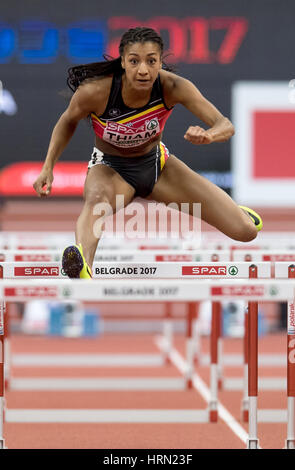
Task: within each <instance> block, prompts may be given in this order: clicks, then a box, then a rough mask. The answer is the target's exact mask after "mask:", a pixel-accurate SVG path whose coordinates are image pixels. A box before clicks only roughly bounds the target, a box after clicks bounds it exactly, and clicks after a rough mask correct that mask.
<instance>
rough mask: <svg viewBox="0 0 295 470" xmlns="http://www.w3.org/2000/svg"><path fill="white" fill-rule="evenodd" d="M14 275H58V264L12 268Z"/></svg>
mask: <svg viewBox="0 0 295 470" xmlns="http://www.w3.org/2000/svg"><path fill="white" fill-rule="evenodd" d="M14 275H15V276H22V277H26V276H31V277H40V276H41V277H44V276H50V277H51V276H53V277H56V276H59V266H38V267H37V266H22V267H15V268H14Z"/></svg>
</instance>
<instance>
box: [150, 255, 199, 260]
mask: <svg viewBox="0 0 295 470" xmlns="http://www.w3.org/2000/svg"><path fill="white" fill-rule="evenodd" d="M155 261H192V256H191V255H156V257H155Z"/></svg>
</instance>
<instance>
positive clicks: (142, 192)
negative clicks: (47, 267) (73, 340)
mask: <svg viewBox="0 0 295 470" xmlns="http://www.w3.org/2000/svg"><path fill="white" fill-rule="evenodd" d="M119 53H120V56H119V57H118V58H117V59H114V60H109V61H105V62H98V63H94V64H86V65H81V66H76V67H73V68H71V69H70V70H69V77H68V85H69V86H70V88H71V89H72V90H73V91H74V95H73V96H72V99H71V101H70V103H69V106H68V108H67V109H66V111H65V112H64V113H63V114H62V116H61V117H60V119H59V120H58V122H57V124H56V125H55V127H54V130H53V133H52V136H51V140H50V144H49V148H48V153H47V156H46V159H45V162H44V165H43V168H42V171H41V173H40V175H39V177H38V178H37V180H36V182H35V183H34V188H35V191H36V192H37V194H38V196H40V197H42V196H48V195H49V194H50V191H51V187H52V182H53V168H54V165H55V163H56V162H57V160H58V158H59V156H60V155H61V153H62V152H63V150H64V148H65V147H66V145H67V144H68V142H69V140H70V139H71V137H72V135H73V134H74V132H75V129H76V127H77V125H78V123H79V121H80V120H81V119H84V118H87V117H89V116H90V117H91V120H92V125H93V129H94V132H95V134H96V136H95V148H94V151H93V153H92V156H91V159H90V162H89V165H88V173H87V177H86V181H85V186H84V206H83V209H82V212H81V214H80V216H79V218H78V221H77V226H76V245H74V246H70V247H67V248H66V249H65V250H64V253H63V260H62V264H63V269H64V271H65V273H66V274H67V275H68V276H69V277H70V278H79V277H81V278H90V277H91V267H92V263H93V259H94V255H95V251H96V248H97V243H98V241H99V235H97V233H95V231H94V230H93V227H94V226H95V223H96V222H97V219H98V217H99V216H98V215H96V214H95V212H96V211H95V210H94V207H95V206H96V204H97V203H100V202H107V203H108V204H109V205H110V207H111V208H112V211H113V212H114V211H115V210H116V207H115V202H116V195H123V197H124V206H126V205H127V204H129V203H130V202H131V201H132V200H133V199H134V197H136V196H140V197H143V198H147V199H152V200H154V201H157V202H163V203H165V204H170V203H172V202H174V203H177V204H178V205H179V206H180V204H181V203H189V205H190V207H192V206H193V203H195V202H198V203H201V209H202V219H203V220H204V221H206V222H207V223H209V224H211V225H212V226H213V227H216V228H217V229H218V230H220V231H221V232H223V233H224V234H225V235H227V236H228V237H230V238H232V239H234V240H239V241H243V242H248V241H250V240H252V239H254V238H255V237H256V236H257V231H258V230H260V229H261V227H262V220H261V218H260V216H259V215H258V214H256V213H255V212H254V211H253V210H251V209H249V208H246V207H244V206H238V205H237V204H236V203H235V202H234V201H233V200H232V199H231V198H230V196H228V195H227V194H226V193H225V192H224V191H223V190H221V189H220V188H219V187H218V186H216V185H214V184H213V183H211V182H210V181H208V180H207V179H206V178H204V177H202V176H200V175H199V174H197V173H196V172H194V171H193V170H191V169H190V168H188V166H187V165H185V164H184V163H183V162H182V161H181V160H179V159H178V158H177V157H176V156H175V155H172V154H169V150H168V149H167V148H166V146H165V145H164V144H163V143H162V142H161V137H162V132H163V130H164V126H165V123H166V121H167V119H168V117H169V116H170V114H171V113H172V111H173V108H174V106H175V105H176V104H178V103H180V104H182V105H183V106H185V107H186V108H187V109H188V110H189V111H191V113H192V114H193V115H194V116H197V117H198V118H199V119H201V120H202V122H204V123H205V124H206V125H207V126H208V129H203V128H202V127H199V126H194V125H192V126H190V127H189V128H188V129H187V131H186V132H185V134H184V138H185V139H186V140H187V141H189V142H190V143H191V144H193V145H207V144H212V143H213V142H225V141H227V140H228V139H230V137H231V136H232V135H233V134H234V127H233V125H232V123H231V122H230V120H229V119H228V118H226V117H224V116H223V115H222V114H221V113H220V112H219V111H218V110H217V109H216V107H215V106H214V105H213V104H211V103H210V102H209V101H208V100H207V99H206V98H205V97H204V96H203V95H202V94H201V93H200V91H199V90H198V89H197V88H196V87H195V86H194V85H193V83H191V82H190V81H189V80H186V79H185V78H182V77H180V76H178V75H176V74H174V73H172V72H171V71H169V69H168V68H167V67H166V66H163V64H162V54H163V41H162V38H161V37H160V36H159V35H158V34H157V33H156V31H154V30H153V29H150V28H145V27H137V28H133V29H130V30H128V31H127V32H126V33H124V34H123V36H122V38H121V42H120V46H119Z"/></svg>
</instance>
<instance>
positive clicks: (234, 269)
mask: <svg viewBox="0 0 295 470" xmlns="http://www.w3.org/2000/svg"><path fill="white" fill-rule="evenodd" d="M228 272H229V274H230V275H231V276H236V275H237V274H238V272H239V270H238V268H237V267H236V266H230V267H229V268H228Z"/></svg>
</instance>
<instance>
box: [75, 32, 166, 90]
mask: <svg viewBox="0 0 295 470" xmlns="http://www.w3.org/2000/svg"><path fill="white" fill-rule="evenodd" d="M148 41H150V42H154V43H156V44H158V46H159V49H160V54H161V57H162V55H163V49H164V43H163V40H162V38H161V36H160V35H159V34H158V33H157V32H156V31H155V30H154V29H152V28H145V27H141V26H138V27H136V28H131V29H129V30H128V31H126V32H125V33H124V34H123V36H122V37H121V41H120V45H119V53H120V57H117V58H116V59H113V58H110V57H109V56H107V55H104V56H103V57H104V59H105V60H104V61H102V62H93V63H91V64H85V65H77V66H75V67H71V68H69V69H68V78H67V84H68V86H69V87H70V89H71V90H72V91H73V92H75V91H76V90H77V88H78V87H79V85H81V83H82V82H83V81H84V80H86V79H89V78H95V77H99V76H105V75H110V74H121V73H123V68H122V66H121V56H122V55H123V53H124V49H125V46H127V45H128V44H134V43H136V42H141V43H144V42H148ZM163 68H164V69H165V70H170V71H172V70H173V69H172V68H171V67H169V66H167V65H166V64H164V63H163Z"/></svg>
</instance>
